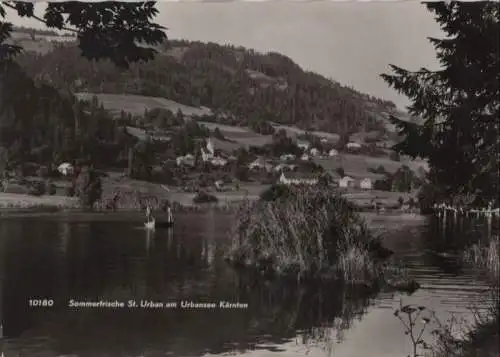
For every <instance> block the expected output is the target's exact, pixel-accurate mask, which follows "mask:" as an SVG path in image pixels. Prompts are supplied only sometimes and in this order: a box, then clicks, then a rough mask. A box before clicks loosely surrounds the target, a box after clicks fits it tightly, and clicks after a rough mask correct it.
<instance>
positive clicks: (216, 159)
mask: <svg viewBox="0 0 500 357" xmlns="http://www.w3.org/2000/svg"><path fill="white" fill-rule="evenodd" d="M210 163H211V164H212V165H214V166H226V165H227V160H225V159H223V158H222V157H218V156H216V157H214V158H213V159H212V160H211V161H210Z"/></svg>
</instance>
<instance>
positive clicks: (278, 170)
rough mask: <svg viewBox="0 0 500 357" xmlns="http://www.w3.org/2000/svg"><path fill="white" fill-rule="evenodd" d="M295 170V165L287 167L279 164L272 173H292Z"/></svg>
mask: <svg viewBox="0 0 500 357" xmlns="http://www.w3.org/2000/svg"><path fill="white" fill-rule="evenodd" d="M296 168H297V165H288V164H279V165H276V166H275V167H274V171H276V172H281V171H294V170H295V169H296Z"/></svg>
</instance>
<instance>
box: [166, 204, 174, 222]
mask: <svg viewBox="0 0 500 357" xmlns="http://www.w3.org/2000/svg"><path fill="white" fill-rule="evenodd" d="M167 217H168V218H167V222H168V223H173V222H174V216H173V214H172V207H170V206H168V207H167Z"/></svg>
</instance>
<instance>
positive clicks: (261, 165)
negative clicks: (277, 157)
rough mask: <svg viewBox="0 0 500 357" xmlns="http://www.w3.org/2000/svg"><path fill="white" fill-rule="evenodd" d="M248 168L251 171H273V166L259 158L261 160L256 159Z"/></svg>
mask: <svg viewBox="0 0 500 357" xmlns="http://www.w3.org/2000/svg"><path fill="white" fill-rule="evenodd" d="M248 168H249V169H250V170H261V169H265V170H266V171H271V170H272V169H273V165H271V164H269V163H267V162H265V161H264V159H262V158H259V159H256V160H255V161H254V162H252V163H250V164H249V165H248Z"/></svg>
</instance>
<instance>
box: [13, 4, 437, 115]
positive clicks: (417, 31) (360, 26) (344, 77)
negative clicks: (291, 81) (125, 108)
mask: <svg viewBox="0 0 500 357" xmlns="http://www.w3.org/2000/svg"><path fill="white" fill-rule="evenodd" d="M158 8H159V10H160V13H159V15H158V17H157V22H158V23H160V24H162V25H164V26H166V27H167V28H168V30H167V36H168V37H170V38H176V39H180V38H182V39H187V40H193V41H211V42H216V43H220V44H233V45H241V46H244V47H247V48H253V49H255V50H257V51H262V52H267V51H275V52H280V53H282V54H284V55H286V56H288V57H290V58H291V59H292V60H294V61H295V62H296V63H297V64H299V65H300V66H301V67H303V68H304V69H306V70H311V71H314V72H317V73H319V74H322V75H324V76H326V77H328V78H332V79H334V80H336V81H338V82H340V83H341V84H344V85H350V86H352V87H354V88H355V89H357V90H359V91H361V92H364V93H368V94H370V95H373V96H376V97H380V98H383V99H388V100H392V101H393V102H394V103H395V104H396V105H397V106H398V107H399V108H401V109H404V107H405V106H406V105H407V104H408V103H409V101H408V99H407V98H406V97H404V96H402V95H399V94H398V93H397V92H396V91H394V90H393V89H391V88H389V86H388V85H387V84H386V83H385V82H384V81H383V80H382V78H380V74H381V73H387V72H388V70H389V67H388V66H389V64H396V65H398V66H400V67H403V68H407V69H410V70H416V69H419V68H421V67H428V68H431V69H432V68H437V67H438V63H437V60H436V56H435V52H434V48H433V47H432V45H431V44H430V42H429V41H428V40H427V37H429V36H430V37H443V33H442V32H441V30H440V28H439V26H438V24H437V23H436V22H435V21H434V19H433V16H432V14H431V13H430V12H429V11H427V9H426V8H425V6H423V5H422V4H420V3H419V2H417V1H404V2H392V1H386V2H364V1H360V2H334V1H330V2H328V1H312V2H303V1H300V2H298V1H291V0H290V1H283V0H275V1H270V2H262V1H259V0H253V1H247V2H243V1H234V2H205V3H202V2H190V1H184V2H182V1H179V2H160V3H159V4H158ZM36 9H37V13H39V14H42V13H43V9H44V5H43V4H40V3H38V4H37V5H36ZM7 20H8V21H11V22H13V23H14V24H15V25H22V26H31V27H41V26H40V25H39V23H38V22H37V21H36V20H30V19H24V18H23V19H21V18H19V17H17V15H14V14H13V13H12V12H8V16H7Z"/></svg>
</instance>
